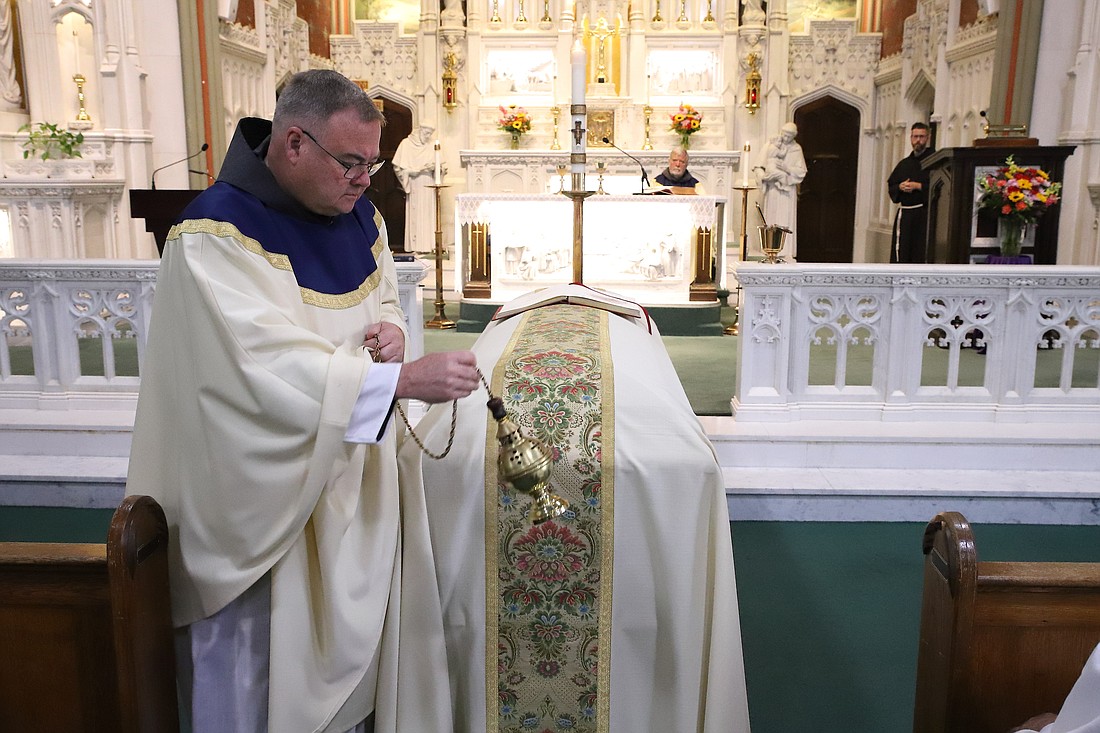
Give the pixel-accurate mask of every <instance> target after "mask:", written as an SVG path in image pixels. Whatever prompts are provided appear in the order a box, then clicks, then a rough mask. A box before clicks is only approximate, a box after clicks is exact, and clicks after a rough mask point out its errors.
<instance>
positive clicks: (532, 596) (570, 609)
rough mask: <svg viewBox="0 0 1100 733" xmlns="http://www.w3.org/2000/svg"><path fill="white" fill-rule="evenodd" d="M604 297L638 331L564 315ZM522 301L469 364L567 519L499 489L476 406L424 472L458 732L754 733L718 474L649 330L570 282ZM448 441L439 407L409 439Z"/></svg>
mask: <svg viewBox="0 0 1100 733" xmlns="http://www.w3.org/2000/svg"><path fill="white" fill-rule="evenodd" d="M598 300H604V301H606V302H607V303H609V305H607V306H606V307H609V308H612V309H614V310H619V311H623V312H627V313H629V312H630V311H631V309H634V311H635V312H636V313H637V314H638V315H639V316H640V317H639V318H630V317H624V316H622V315H616V314H615V313H612V312H608V311H607V310H603V309H602V308H603V307H604V306H601V305H600V304H595V305H594V307H592V306H585V305H575V304H569V303H566V302H564V301H573V302H577V301H589V302H591V301H598ZM518 301H523V302H524V303H526V304H527V305H530V306H532V307H531V308H530V309H528V310H524V307H525V306H524V304H523V303H520V304H519V305H517V306H515V307H514V310H515V311H517V312H516V313H515V314H514V315H510V316H508V317H506V318H503V319H500V316H501V312H504V311H505V310H506V309H512V306H511V305H506V306H505V307H504V308H502V311H501V312H498V315H497V318H498V319H500V320H494V322H492V323H490V325H489V327H488V328H487V329H486V330H485V332H484V333H483V334H482V335H481V336H480V337H479V338H478V340H477V342H476V344H475V345H474V347H473V350H474V352H475V354H476V355H477V357H478V364H479V368H480V369H481V371H482V373H483V374H484V376H485V378H486V379H487V380H488V381H489V382H490V384H491V387H492V391H493V393H494V394H496V395H498V396H500V397H502V398H503V400H504V403H505V406H506V409H507V411H508V417H509V419H511V420H512V421H514V422H515V423H517V424H518V425H520V427H521V430H522V431H523V432H524V434H525V435H526V436H528V437H532V438H537V439H539V440H541V441H543V442H545V443H547V444H549V445H551V446H552V452H553V456H554V463H553V468H552V474H551V479H550V484H551V490H552V491H553V492H554V493H555V494H558V495H561V496H563V497H564V498H566V499H567V500H568V501H569V502H570V507H569V509H568V510H567V512H566V513H565V514H564V515H562V516H560V517H558V518H555V519H551V520H548V521H545V522H543V523H540V524H537V525H533V524H532V522H531V521H530V519H529V517H528V509H529V507H530V506H531V499H530V497H529V496H527V495H525V494H519V493H516V492H515V491H513V490H511V489H510V488H508V487H505V486H504V485H500V484H498V475H497V466H496V461H497V455H498V451H497V440H496V429H497V423H496V421H494V420H493V419H492V417H490V415H489V413H488V411H487V410H486V408H485V406H484V402H485V400H484V399H481V400H479V399H478V396H479V394H478V393H475V394H474V395H471V396H470V397H469V398H466V399H463V400H462V401H461V402H460V403H459V405H458V413H457V421H456V423H455V427H454V436H455V437H454V448H453V450H452V451H451V452H450V454H449V455H448V456H447V457H445V458H444V459H443V460H438V461H436V460H432V459H430V458H424V459H423V465H424V481H425V493H426V498H427V504H428V520H429V526H430V529H431V535H432V546H433V554H434V556H435V561H436V569H437V577H438V582H439V585H440V596H441V600H442V603H443V615H444V635H445V638H446V642H447V655H448V665H449V668H450V684H451V692H452V697H453V700H454V704H455V723H454V729H455V731H459V732H460V733H482V732H483V731H511V730H528V729H530V730H537V731H542V730H548V729H549V730H571V731H594V732H595V731H612V732H614V733H637V732H638V731H662V732H665V731H668V732H675V733H687V732H688V731H703V732H707V733H742V732H743V731H748V729H749V725H748V710H747V701H746V692H745V673H744V663H743V658H742V649H741V635H740V623H739V619H738V610H737V596H736V589H735V585H734V565H733V550H732V546H731V538H730V525H729V516H728V512H727V507H726V497H725V492H724V487H723V481H722V475H721V470H720V468H719V465H718V461H717V460H716V458H715V455H714V453H713V449H712V447H711V445H710V443H709V442H708V440H707V438H706V436H705V434H704V433H703V430H702V428H701V427H700V425H699V422H698V420H697V418H696V416H695V415H694V414H693V412H692V410H691V408H690V405H689V404H688V400H687V397H686V396H685V394H684V392H683V388H682V387H681V385H680V382H679V381H678V379H677V376H676V373H675V371H674V369H673V366H672V364H671V362H670V360H669V358H668V355H667V353H666V352H665V349H664V346H663V344H662V342H661V339H660V336H659V335H658V333H657V331H656V328H655V327H653V326H652V324H651V323H650V322H649V319H648V316H647V315H646V314H645V313H644V311H642V309H641V308H640V307H639V306H636V305H634V304H630V303H625V305H624V302H622V301H619V300H618V299H617V298H613V297H603V296H602V295H601V294H598V293H597V292H596V291H592V290H590V289H588V288H585V287H584V286H580V285H568V286H561V287H558V288H548V289H546V290H543V291H539V293H538V294H537V295H535V296H533V297H527V296H524V297H522V298H520V299H517V301H514V302H513V303H514V304H515V303H517V302H518ZM540 303H541V304H542V305H539V304H540ZM482 394H484V393H482ZM451 430H452V428H451V410H450V407H449V406H447V405H443V404H441V405H437V406H435V407H433V408H432V409H430V410H429V411H428V413H427V414H426V415H425V417H424V418H423V419H422V420H421V421H420V422H419V424H418V426H417V430H416V432H417V434H418V435H419V436H420V437H421V439H422V441H423V443H424V444H425V446H426V447H427V449H428V450H431V451H433V452H438V451H439V450H440V449H441V448H442V446H444V445H445V444H446V443H447V439H448V434H449V433H450V432H451ZM410 449H411V450H417V449H416V448H415V447H414V446H411V445H410V444H406V446H405V447H404V448H403V450H410Z"/></svg>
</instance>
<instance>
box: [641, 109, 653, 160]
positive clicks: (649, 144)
mask: <svg viewBox="0 0 1100 733" xmlns="http://www.w3.org/2000/svg"><path fill="white" fill-rule="evenodd" d="M642 114H643V115H645V142H643V143H642V150H653V143H652V142H651V141H650V139H649V118H650V117H652V116H653V108H652V107H650V106H649V105H648V104H647V105H646V106H644V107H642Z"/></svg>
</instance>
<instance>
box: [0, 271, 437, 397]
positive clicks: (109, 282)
mask: <svg viewBox="0 0 1100 733" xmlns="http://www.w3.org/2000/svg"><path fill="white" fill-rule="evenodd" d="M159 266H160V263H159V262H158V261H151V260H72V261H62V260H0V409H18V410H36V409H37V410H41V409H65V410H74V409H93V410H104V409H108V410H109V409H118V408H121V409H126V406H127V405H131V404H132V402H133V400H134V398H135V395H136V393H137V390H138V386H139V383H140V379H139V377H138V375H137V373H136V370H134V369H128V368H123V369H120V368H119V364H118V360H117V357H118V355H119V354H120V353H121V351H120V348H119V342H121V341H123V340H133V343H134V348H136V351H137V358H138V362H139V363H140V360H141V356H142V353H143V350H144V346H145V337H146V334H147V331H148V325H149V318H150V315H151V313H152V304H153V294H154V291H155V288H156V276H157V269H158V267H159ZM397 271H398V281H399V282H398V291H399V296H400V299H401V307H402V309H403V310H404V311H405V314H406V321H407V323H408V328H409V348H410V354H411V356H412V358H417V357H419V356H421V355H423V353H424V330H423V328H424V319H423V312H422V310H421V304H420V299H419V297H418V296H417V288H418V284H419V283H420V281H421V280H423V279H424V277H425V275H426V274H427V271H428V267H427V265H426V264H424V263H423V262H421V261H419V260H414V261H413V262H399V263H397ZM89 346H91V347H92V348H89ZM28 349H29V352H30V357H31V359H30V365H29V368H28V359H27V352H28ZM124 361H128V362H130V363H132V361H133V360H132V359H128V360H124ZM131 372H134V373H131Z"/></svg>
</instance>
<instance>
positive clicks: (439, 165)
mask: <svg viewBox="0 0 1100 733" xmlns="http://www.w3.org/2000/svg"><path fill="white" fill-rule="evenodd" d="M435 185H437V186H442V185H443V160H442V158H441V157H440V153H439V141H438V140H436V141H435Z"/></svg>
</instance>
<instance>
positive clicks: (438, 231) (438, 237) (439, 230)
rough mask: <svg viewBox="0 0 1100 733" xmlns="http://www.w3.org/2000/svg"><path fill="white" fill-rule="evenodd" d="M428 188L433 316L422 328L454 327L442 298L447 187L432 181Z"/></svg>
mask: <svg viewBox="0 0 1100 733" xmlns="http://www.w3.org/2000/svg"><path fill="white" fill-rule="evenodd" d="M428 188H431V189H434V190H435V316H434V317H433V318H432V319H431V320H430V321H428V322H427V323H425V324H424V328H437V329H444V328H454V327H455V322H454V321H452V320H451V319H449V318H447V310H446V308H447V304H446V302H445V301H444V300H443V189H444V188H449V187H448V186H446V185H444V184H441V183H433V184H432V185H430V186H428Z"/></svg>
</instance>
